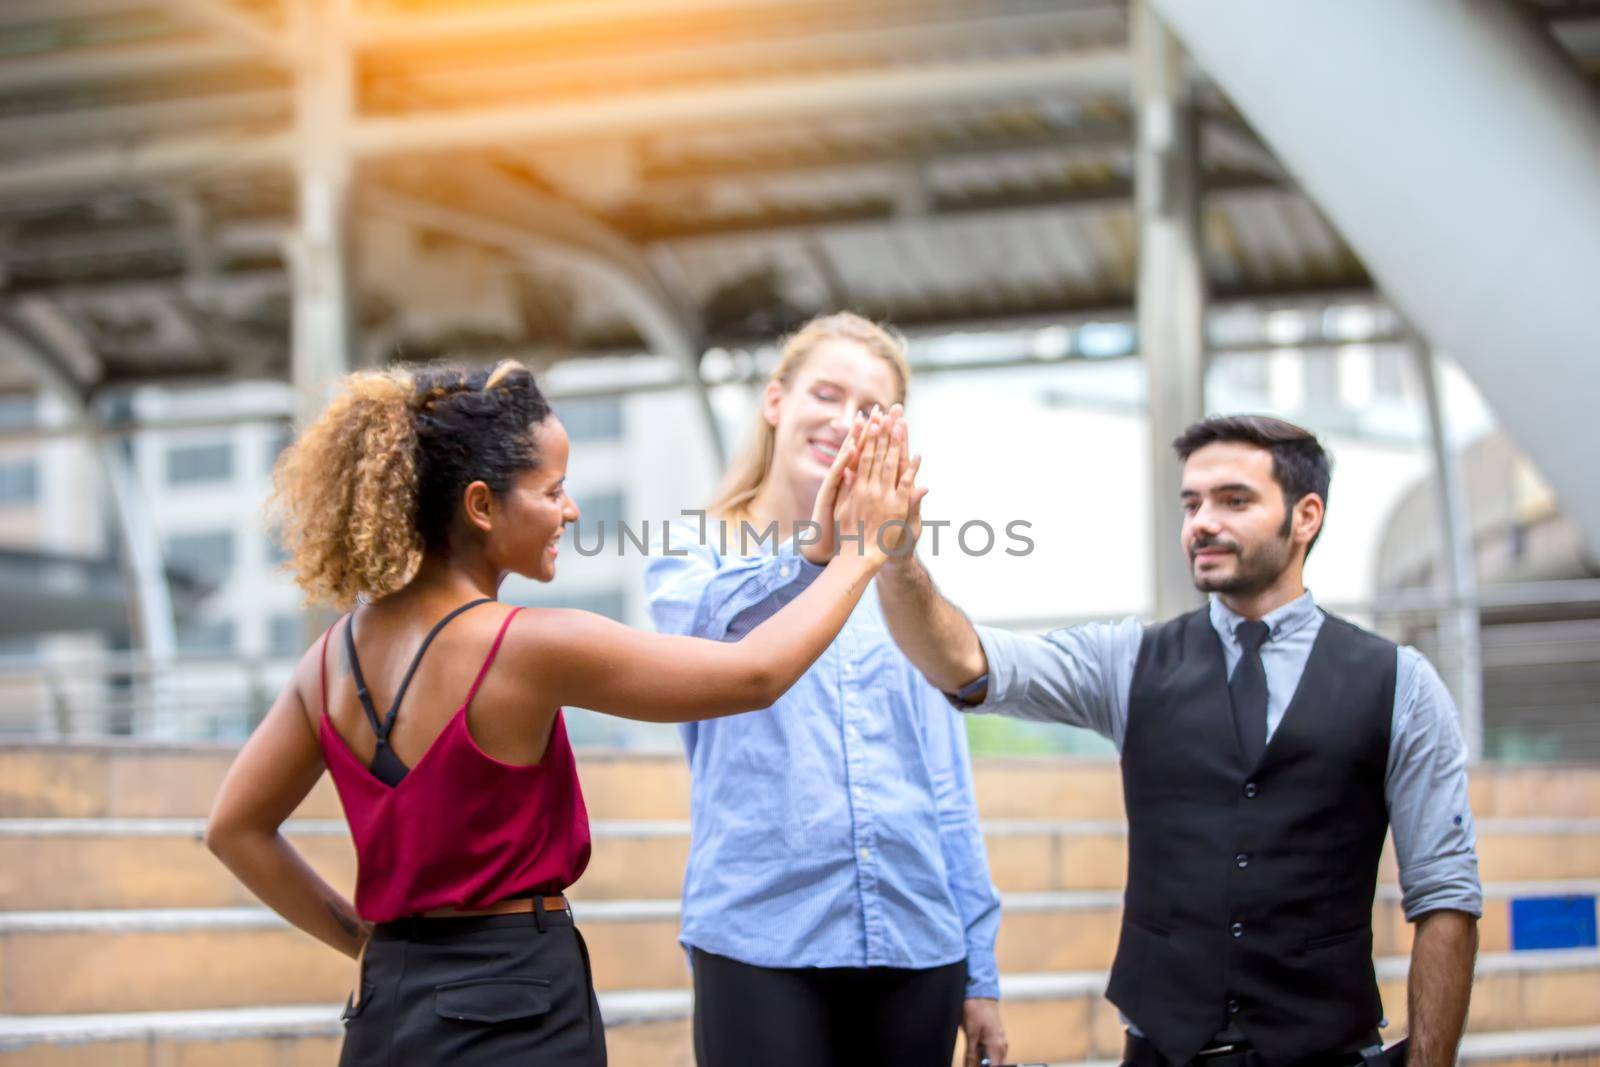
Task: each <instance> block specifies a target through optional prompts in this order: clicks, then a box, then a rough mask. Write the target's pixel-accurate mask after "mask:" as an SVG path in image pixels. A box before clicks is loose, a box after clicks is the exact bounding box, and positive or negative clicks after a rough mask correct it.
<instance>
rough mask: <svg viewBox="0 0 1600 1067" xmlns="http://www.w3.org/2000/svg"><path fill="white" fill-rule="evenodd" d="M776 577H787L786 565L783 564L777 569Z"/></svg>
mask: <svg viewBox="0 0 1600 1067" xmlns="http://www.w3.org/2000/svg"><path fill="white" fill-rule="evenodd" d="M778 577H780V578H787V577H789V565H788V564H787V563H785V564H784V565H783V566H781V567H779V568H778Z"/></svg>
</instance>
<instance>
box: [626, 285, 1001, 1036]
mask: <svg viewBox="0 0 1600 1067" xmlns="http://www.w3.org/2000/svg"><path fill="white" fill-rule="evenodd" d="M907 376H908V368H907V365H906V360H905V355H904V351H903V348H902V345H901V343H900V341H899V340H898V339H897V338H895V337H894V336H893V335H891V334H890V333H888V332H887V331H886V330H884V329H882V328H881V327H879V326H877V325H874V324H873V323H871V322H869V321H867V320H865V319H863V318H861V317H859V316H857V315H852V314H847V313H846V314H835V315H829V316H826V317H823V318H818V319H815V320H813V321H812V322H811V323H809V324H808V325H806V326H805V327H804V328H803V329H801V330H800V331H799V332H798V333H796V334H795V335H794V336H793V337H791V338H790V339H789V340H788V342H787V343H786V344H785V345H784V348H783V353H782V356H781V359H780V361H779V364H778V367H777V369H776V371H775V372H774V374H773V376H772V379H771V381H770V382H768V384H767V386H766V391H765V393H764V395H763V397H762V401H761V407H760V411H759V412H758V414H757V417H756V422H755V428H754V430H753V432H752V435H751V439H750V441H749V442H748V444H747V445H746V447H745V451H744V453H743V454H742V455H741V456H740V457H739V458H738V460H736V461H735V463H734V464H733V466H732V468H731V469H730V471H729V473H728V475H727V478H726V480H725V482H724V485H723V488H722V490H721V491H720V493H719V495H718V496H717V498H716V500H715V502H714V503H713V504H712V506H711V507H710V509H709V511H710V513H711V515H712V517H714V518H715V519H717V520H719V521H720V523H721V525H720V526H712V527H708V529H707V533H708V534H709V536H707V537H704V538H702V537H700V536H699V535H700V531H699V530H697V529H694V528H693V527H690V526H682V527H674V529H673V532H672V535H671V540H670V542H669V544H670V548H671V550H672V553H673V554H672V555H667V554H665V553H663V554H661V555H658V556H656V557H654V558H652V559H651V560H650V562H649V564H648V566H647V569H646V583H647V586H648V592H649V601H650V611H651V615H652V617H653V619H654V621H655V623H656V626H657V628H658V629H660V630H661V631H662V632H664V633H673V634H687V635H693V636H697V637H710V638H713V639H715V640H718V641H727V642H736V641H742V640H748V637H747V636H746V635H747V634H749V633H752V632H754V631H755V630H756V629H758V628H759V627H761V626H764V625H768V624H769V623H768V622H766V620H769V619H771V618H772V617H773V616H774V613H775V612H778V611H780V610H782V609H783V606H784V605H786V604H790V603H792V602H793V601H795V600H796V599H797V598H799V597H802V596H804V595H806V592H807V591H808V590H809V589H810V588H811V587H812V586H813V585H814V584H815V583H816V582H817V581H818V580H820V577H821V575H823V574H824V573H825V568H826V567H828V566H831V565H832V564H831V563H830V562H829V561H830V559H831V558H832V553H833V550H834V549H835V548H836V547H850V543H849V542H846V541H845V540H844V538H843V537H840V538H838V541H839V545H837V546H836V545H834V544H832V543H831V542H833V540H834V538H833V537H832V536H831V533H832V530H833V525H832V524H833V519H834V514H833V512H834V509H833V508H832V506H831V503H830V501H831V489H830V485H831V483H830V481H829V472H830V470H832V469H833V468H834V466H835V465H836V464H837V462H838V458H837V457H838V454H839V450H841V449H844V448H848V447H849V434H850V432H851V427H852V425H853V423H854V421H855V420H858V419H860V418H862V417H864V416H867V415H869V414H871V413H874V412H878V413H881V412H884V411H891V409H892V413H891V416H890V423H891V427H892V429H891V436H892V438H893V439H894V440H896V441H901V440H903V439H904V436H905V426H904V423H903V422H899V421H898V420H899V415H900V408H899V407H898V405H900V404H901V403H902V402H903V401H904V399H905V392H906V380H907ZM908 467H909V470H910V472H911V473H912V474H913V475H914V473H915V469H916V461H914V460H913V461H910V462H909V464H908ZM920 492H921V491H920V490H918V491H916V493H914V494H913V503H914V504H915V503H916V502H919V501H920ZM807 520H811V521H813V522H815V523H816V524H817V525H816V526H815V527H811V526H807ZM842 525H843V531H842V532H843V533H844V534H846V535H850V534H853V533H854V532H855V530H854V527H853V526H852V525H851V524H850V523H849V522H848V521H847V522H845V523H843V524H842ZM818 528H820V529H821V530H822V531H823V537H822V538H821V541H820V543H816V544H802V546H801V547H798V549H797V547H796V542H797V541H798V542H802V543H803V542H808V541H810V540H812V539H813V533H814V531H815V530H817V529H818ZM771 529H775V530H776V533H777V546H778V547H777V550H776V551H772V550H771V549H772V547H773V539H772V538H770V537H767V538H766V539H765V540H764V543H763V544H761V545H756V544H754V543H753V542H752V540H751V538H750V537H749V536H748V535H749V533H750V532H751V531H755V532H757V533H758V534H764V533H766V532H768V531H769V530H771ZM796 533H798V534H799V536H798V537H795V536H794V535H795V534H796ZM741 535H746V536H741ZM741 540H742V541H744V544H743V545H741V544H740V541H741ZM888 565H889V566H894V565H895V562H894V560H890V561H889V563H888ZM683 741H684V747H685V749H686V750H687V754H688V758H689V766H690V771H691V776H692V780H693V793H692V798H693V799H692V813H691V815H692V834H693V837H692V843H691V846H690V855H689V864H688V870H687V872H686V874H685V878H684V892H683V929H682V934H681V940H682V942H683V945H684V946H685V949H686V950H687V951H688V953H689V956H690V961H691V964H692V967H693V971H694V988H695V1007H694V1034H695V1050H696V1055H697V1056H698V1058H699V1062H700V1067H735V1065H738V1067H744V1065H748V1064H757V1063H759V1064H761V1065H762V1067H824V1065H827V1067H835V1065H848V1064H860V1065H868V1064H871V1065H874V1067H880V1065H885V1064H896V1065H904V1067H934V1065H938V1067H948V1064H949V1063H950V1060H951V1055H952V1052H953V1049H954V1045H955V1038H956V1031H957V1028H958V1027H964V1029H965V1031H966V1037H967V1042H966V1059H967V1062H968V1063H969V1064H976V1063H977V1058H978V1050H979V1048H980V1046H981V1047H982V1048H983V1050H984V1051H985V1052H986V1053H987V1054H988V1055H989V1056H990V1057H991V1058H992V1059H993V1061H994V1062H999V1061H1000V1060H1001V1059H1003V1058H1004V1056H1005V1053H1006V1038H1005V1035H1004V1032H1003V1030H1002V1028H1001V1025H1000V1015H999V1005H998V997H999V984H998V976H997V974H996V970H995V958H994V941H995V934H996V931H997V929H998V927H999V921H1000V900H999V896H998V894H997V893H996V892H995V889H994V886H993V884H992V883H991V881H990V878H989V870H988V864H987V861H986V859H985V857H984V850H983V840H982V838H981V836H980V834H979V831H978V813H977V807H976V804H975V802H974V799H973V790H972V771H971V766H970V760H969V757H968V754H967V746H966V736H965V733H964V732H963V728H962V725H961V723H960V722H959V721H958V717H957V714H956V712H955V711H954V710H953V709H952V708H951V707H950V705H949V704H948V702H947V701H946V699H945V698H944V696H943V695H941V694H940V693H939V692H938V691H937V690H935V689H934V688H933V687H932V686H931V685H929V684H928V683H927V682H926V681H925V680H924V679H923V678H922V676H921V675H920V674H919V673H918V672H917V670H916V668H914V667H913V666H912V665H911V664H910V662H909V661H907V660H906V658H905V657H904V656H903V655H902V654H901V653H900V651H899V649H897V648H896V647H895V645H894V643H893V642H892V641H891V640H890V638H889V634H888V632H887V630H886V629H885V627H884V623H883V617H882V613H881V612H880V610H879V608H878V604H877V595H876V591H875V590H869V591H868V592H867V594H866V595H864V596H863V597H862V599H861V602H860V604H859V605H858V606H857V607H856V609H855V611H854V612H852V614H851V616H850V620H849V622H847V623H846V624H845V626H844V628H843V630H842V631H841V632H840V634H839V636H838V638H837V639H835V640H834V642H833V643H832V644H831V645H830V646H829V648H828V650H827V651H826V652H824V653H823V654H822V656H821V657H820V658H819V659H818V660H817V662H816V663H815V665H814V666H812V668H811V669H810V670H808V671H807V672H806V674H805V676H804V677H803V678H801V679H800V681H799V682H798V683H797V684H796V685H795V686H794V688H792V689H791V690H789V692H788V693H787V694H785V695H784V696H783V697H781V698H779V699H778V700H777V701H775V702H774V703H773V705H772V707H771V708H770V709H768V710H767V711H763V712H758V713H757V714H754V715H746V716H743V717H741V718H739V719H737V720H723V721H721V722H716V723H711V722H706V723H696V724H692V725H687V726H685V727H683Z"/></svg>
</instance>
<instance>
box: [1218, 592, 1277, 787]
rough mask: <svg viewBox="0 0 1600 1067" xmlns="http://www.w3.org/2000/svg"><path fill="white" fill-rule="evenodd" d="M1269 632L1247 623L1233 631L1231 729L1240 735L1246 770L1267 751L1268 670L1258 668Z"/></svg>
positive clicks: (1247, 621) (1264, 625) (1229, 691)
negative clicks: (1236, 646) (1236, 645)
mask: <svg viewBox="0 0 1600 1067" xmlns="http://www.w3.org/2000/svg"><path fill="white" fill-rule="evenodd" d="M1271 632H1272V631H1271V629H1270V628H1269V627H1268V626H1267V624H1266V623H1264V622H1257V621H1252V620H1249V619H1246V620H1245V621H1244V622H1241V623H1240V624H1239V625H1238V626H1236V627H1235V628H1234V631H1233V635H1234V636H1235V637H1237V638H1238V639H1239V650H1240V655H1239V663H1238V665H1237V666H1236V667H1234V668H1233V677H1232V678H1230V679H1228V695H1229V696H1231V697H1232V698H1233V726H1234V729H1236V730H1238V731H1239V751H1240V752H1242V753H1244V762H1245V766H1247V767H1254V766H1255V765H1256V764H1258V763H1260V762H1261V753H1262V752H1264V751H1265V750H1266V747H1267V669H1266V668H1265V667H1263V666H1262V665H1261V646H1262V644H1263V643H1265V642H1266V640H1267V636H1268V635H1269V634H1270V633H1271Z"/></svg>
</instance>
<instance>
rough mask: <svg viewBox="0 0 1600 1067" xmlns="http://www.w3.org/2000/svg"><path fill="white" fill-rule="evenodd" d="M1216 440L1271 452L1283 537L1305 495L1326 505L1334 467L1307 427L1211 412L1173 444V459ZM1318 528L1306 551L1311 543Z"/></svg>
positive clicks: (1315, 436)
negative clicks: (1314, 496) (1312, 495)
mask: <svg viewBox="0 0 1600 1067" xmlns="http://www.w3.org/2000/svg"><path fill="white" fill-rule="evenodd" d="M1219 441H1238V442H1240V443H1242V444H1247V445H1255V446H1256V447H1257V448H1262V449H1265V450H1266V451H1268V452H1270V453H1272V477H1273V478H1274V479H1275V480H1276V481H1277V483H1278V485H1279V487H1281V488H1282V489H1283V506H1284V515H1283V531H1282V532H1283V534H1284V536H1288V533H1289V522H1290V514H1291V513H1292V512H1293V510H1294V506H1295V505H1296V504H1298V503H1299V502H1300V500H1301V498H1302V497H1304V496H1305V495H1306V494H1307V493H1316V494H1317V495H1318V496H1320V497H1321V498H1322V503H1323V506H1324V508H1326V506H1327V503H1328V484H1329V482H1331V481H1332V480H1333V465H1332V463H1331V462H1330V461H1329V459H1328V453H1327V452H1326V451H1324V449H1323V447H1322V442H1321V441H1318V440H1317V435H1316V434H1314V433H1312V432H1311V431H1310V430H1307V429H1304V428H1302V427H1299V426H1296V425H1295V424H1294V423H1292V422H1285V421H1284V420H1282V419H1275V418H1272V417H1271V416H1270V415H1215V416H1213V417H1211V418H1209V419H1201V420H1200V421H1199V422H1197V423H1194V424H1193V425H1192V426H1190V427H1189V428H1188V429H1186V430H1184V431H1183V433H1181V434H1179V435H1178V437H1177V438H1176V439H1175V440H1174V441H1173V442H1172V448H1173V451H1175V452H1177V453H1178V458H1179V459H1182V460H1187V459H1188V458H1189V457H1190V456H1192V455H1194V454H1195V453H1196V452H1198V451H1200V449H1202V448H1204V447H1205V446H1206V445H1213V444H1216V443H1218V442H1219ZM1321 536H1322V531H1321V530H1318V531H1317V533H1316V536H1315V537H1312V538H1311V544H1309V545H1307V546H1306V555H1308V556H1309V555H1310V554H1311V549H1312V548H1313V547H1315V546H1316V543H1317V538H1318V537H1321Z"/></svg>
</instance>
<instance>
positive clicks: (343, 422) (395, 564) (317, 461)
mask: <svg viewBox="0 0 1600 1067" xmlns="http://www.w3.org/2000/svg"><path fill="white" fill-rule="evenodd" d="M549 414H550V408H549V405H548V404H547V403H546V402H545V400H544V397H543V395H542V394H540V392H539V389H538V386H537V385H536V384H535V383H534V380H533V376H532V375H531V374H530V373H528V371H527V369H526V368H524V367H523V366H522V365H521V364H519V363H516V362H514V361H511V360H506V361H502V362H501V363H498V364H496V365H495V366H494V367H492V368H487V367H483V368H478V369H475V370H474V369H471V368H467V367H463V366H458V365H443V366H437V365H436V366H427V367H409V368H408V367H392V368H389V369H387V370H381V371H358V372H356V373H354V374H351V375H348V376H347V377H345V378H344V379H343V381H342V382H341V383H340V388H339V392H338V395H336V396H335V397H334V399H333V401H332V402H331V403H330V404H329V405H328V406H327V408H326V409H325V410H323V412H322V413H321V414H320V415H319V416H318V417H317V418H316V420H315V421H314V422H312V423H311V425H310V426H307V427H306V428H305V430H304V431H303V432H302V433H301V434H300V436H299V437H298V438H297V439H296V440H295V441H294V442H293V443H291V444H290V445H289V447H288V448H286V449H284V450H283V453H282V454H281V455H280V456H279V457H278V460H277V463H276V465H275V466H274V468H273V472H272V485H273V489H272V495H271V497H270V498H269V500H268V502H267V512H268V517H269V522H270V523H271V524H272V525H273V526H274V527H275V528H276V533H277V536H278V537H279V539H280V541H281V543H282V545H283V547H284V549H285V550H286V551H287V553H288V555H289V567H290V568H291V569H292V570H293V571H294V574H295V581H296V582H297V583H298V584H299V585H300V587H301V588H302V589H303V590H305V593H306V599H307V601H308V602H325V603H331V604H333V605H334V606H335V607H337V608H339V609H341V610H343V609H346V608H349V607H351V606H352V605H353V604H354V603H355V602H356V601H357V600H358V599H362V598H364V599H367V600H376V599H378V598H380V597H383V596H387V595H388V594H390V593H393V592H396V591H397V590H400V589H403V588H405V586H406V585H408V584H409V583H410V582H411V579H412V578H414V577H415V576H416V573H417V568H418V567H420V566H421V564H422V558H423V555H424V553H426V552H427V551H429V550H431V549H435V548H440V547H444V545H445V544H446V543H447V540H448V529H449V524H450V520H451V519H452V517H453V515H454V509H455V505H456V503H457V502H458V501H459V500H460V495H461V492H462V490H464V489H465V488H466V486H467V485H468V484H470V482H472V481H474V480H482V481H484V482H485V483H487V484H488V485H489V487H490V489H491V490H493V491H495V492H504V491H505V490H506V489H507V488H508V487H509V482H510V479H511V478H512V477H513V476H514V475H515V473H516V472H517V471H518V470H522V469H527V468H530V467H533V466H536V465H537V455H536V453H535V451H534V446H533V442H532V440H531V435H530V434H529V433H528V430H529V429H530V428H531V427H532V426H533V425H534V424H537V423H539V422H541V421H543V419H544V418H545V417H546V416H548V415H549Z"/></svg>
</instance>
